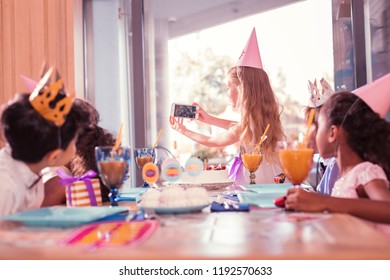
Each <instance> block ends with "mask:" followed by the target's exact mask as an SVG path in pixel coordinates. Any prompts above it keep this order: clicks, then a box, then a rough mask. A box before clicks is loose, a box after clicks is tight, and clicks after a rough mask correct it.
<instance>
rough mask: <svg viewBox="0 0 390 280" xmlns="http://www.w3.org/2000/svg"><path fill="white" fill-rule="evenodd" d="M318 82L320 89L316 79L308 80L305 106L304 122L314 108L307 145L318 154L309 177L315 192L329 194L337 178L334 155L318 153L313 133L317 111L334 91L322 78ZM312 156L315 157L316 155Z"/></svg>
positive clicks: (315, 127)
mask: <svg viewBox="0 0 390 280" xmlns="http://www.w3.org/2000/svg"><path fill="white" fill-rule="evenodd" d="M320 84H321V89H320V88H318V87H317V81H316V80H314V83H312V82H310V81H309V86H308V88H309V92H310V99H309V105H308V106H307V107H306V108H305V122H307V121H308V119H309V115H310V112H311V110H312V109H313V108H314V109H315V115H314V120H313V127H314V129H313V130H312V131H311V133H310V137H309V143H308V145H309V146H310V147H312V148H313V149H314V151H315V154H316V155H317V156H318V157H317V160H316V162H315V163H314V168H313V169H314V172H311V174H313V173H314V176H310V175H309V178H310V184H311V185H312V186H313V187H314V188H315V190H316V191H317V192H320V193H323V194H326V195H330V194H331V193H332V189H333V186H334V183H335V182H336V180H337V178H338V175H339V169H338V166H337V163H336V159H335V158H334V157H330V158H325V159H324V158H322V157H321V156H319V155H318V150H317V145H316V141H315V135H316V132H317V128H318V115H319V111H320V109H321V107H322V105H323V104H324V103H325V101H326V100H327V99H328V98H329V97H330V96H332V95H333V94H334V91H333V90H332V88H331V86H330V85H329V83H328V82H327V81H326V80H325V79H324V78H322V79H321V80H320ZM314 158H316V156H315V157H314ZM313 177H314V178H313Z"/></svg>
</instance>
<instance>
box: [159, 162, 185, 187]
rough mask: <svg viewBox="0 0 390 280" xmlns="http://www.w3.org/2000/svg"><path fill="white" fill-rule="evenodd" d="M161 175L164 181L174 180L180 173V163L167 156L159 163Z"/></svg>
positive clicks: (177, 178)
mask: <svg viewBox="0 0 390 280" xmlns="http://www.w3.org/2000/svg"><path fill="white" fill-rule="evenodd" d="M161 175H162V177H163V178H164V180H165V181H168V182H175V181H177V180H179V179H180V177H181V175H182V171H181V165H180V163H179V161H177V160H176V159H174V158H167V159H165V160H164V161H163V162H162V164H161Z"/></svg>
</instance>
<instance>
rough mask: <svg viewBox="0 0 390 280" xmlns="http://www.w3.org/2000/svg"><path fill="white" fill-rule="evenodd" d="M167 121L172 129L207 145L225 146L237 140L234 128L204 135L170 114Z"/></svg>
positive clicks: (237, 136)
mask: <svg viewBox="0 0 390 280" xmlns="http://www.w3.org/2000/svg"><path fill="white" fill-rule="evenodd" d="M169 122H170V124H171V127H172V128H173V129H175V130H177V131H178V132H180V133H181V134H183V135H185V136H187V137H188V138H190V139H191V140H193V141H195V142H197V143H199V144H202V145H205V146H207V147H226V146H229V145H232V144H234V143H236V142H238V140H239V135H238V133H237V131H236V130H234V132H233V131H232V130H228V131H226V132H224V133H220V134H218V135H215V136H206V135H203V134H200V133H197V132H194V131H191V130H189V129H187V128H186V127H185V125H184V124H183V119H176V118H174V117H172V116H171V117H170V119H169Z"/></svg>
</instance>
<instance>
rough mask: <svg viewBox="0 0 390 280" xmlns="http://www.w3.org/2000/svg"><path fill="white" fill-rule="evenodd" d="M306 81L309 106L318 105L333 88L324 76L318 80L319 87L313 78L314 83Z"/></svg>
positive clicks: (328, 95) (330, 93) (331, 92)
mask: <svg viewBox="0 0 390 280" xmlns="http://www.w3.org/2000/svg"><path fill="white" fill-rule="evenodd" d="M308 82H309V84H308V88H309V92H310V100H309V107H311V108H318V107H320V106H321V105H322V104H324V103H325V101H326V100H327V99H328V98H329V97H330V96H331V95H332V94H333V93H334V90H333V89H332V87H331V86H330V85H329V83H328V82H327V81H326V80H325V79H324V78H322V79H321V80H320V84H321V89H320V88H318V87H317V81H316V80H314V83H312V82H311V81H308Z"/></svg>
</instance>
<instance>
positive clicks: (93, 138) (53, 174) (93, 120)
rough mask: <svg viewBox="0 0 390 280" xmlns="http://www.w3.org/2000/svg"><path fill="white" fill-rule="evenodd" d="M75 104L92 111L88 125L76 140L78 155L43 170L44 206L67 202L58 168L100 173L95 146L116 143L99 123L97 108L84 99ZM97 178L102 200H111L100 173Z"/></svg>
mask: <svg viewBox="0 0 390 280" xmlns="http://www.w3.org/2000/svg"><path fill="white" fill-rule="evenodd" d="M75 104H78V105H79V107H80V108H81V109H82V110H83V111H85V112H90V115H89V116H90V117H89V122H88V126H87V127H86V128H84V129H83V130H82V131H81V132H80V134H79V136H78V139H77V142H76V155H75V157H74V158H73V159H72V160H71V161H70V162H69V163H67V164H66V165H65V166H59V167H55V168H46V169H44V170H43V174H44V175H43V176H44V177H43V180H44V182H45V198H44V200H43V203H42V206H52V205H58V204H64V203H66V195H65V187H64V186H63V185H61V184H60V180H61V178H60V177H59V176H58V174H57V169H61V170H62V171H63V172H65V173H67V174H68V175H71V176H81V175H83V174H85V173H86V172H87V171H89V170H93V171H95V172H96V174H98V168H97V164H96V159H95V147H96V146H113V145H114V144H115V137H114V136H113V134H112V133H110V132H108V131H107V130H106V129H104V128H102V127H100V126H99V125H98V122H99V120H100V115H99V112H98V111H97V110H96V108H95V107H94V106H93V105H92V104H90V103H89V102H87V101H85V100H82V99H76V100H75ZM96 178H99V181H100V191H101V194H102V201H103V202H107V201H109V197H108V195H109V189H108V188H107V187H106V186H105V185H104V183H103V182H102V181H101V179H100V177H99V176H98V175H97V177H96Z"/></svg>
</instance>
